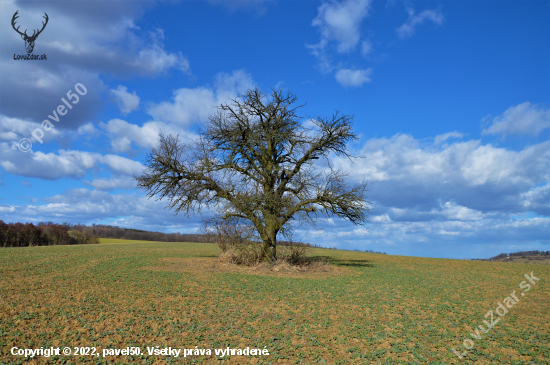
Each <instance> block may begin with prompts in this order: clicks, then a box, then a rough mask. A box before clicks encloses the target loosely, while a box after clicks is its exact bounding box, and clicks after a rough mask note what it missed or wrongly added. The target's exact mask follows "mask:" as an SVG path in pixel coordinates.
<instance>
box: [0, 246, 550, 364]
mask: <svg viewBox="0 0 550 365" xmlns="http://www.w3.org/2000/svg"><path fill="white" fill-rule="evenodd" d="M102 243H107V242H102ZM110 243H114V242H110ZM217 252H218V249H217V247H216V246H215V245H212V244H198V243H160V242H154V243H133V244H124V245H116V244H101V245H82V246H49V247H30V248H4V249H2V250H1V251H0V255H1V258H2V260H1V262H0V351H1V353H0V363H1V364H17V363H23V362H24V360H25V359H24V358H22V357H16V356H13V355H11V354H10V352H9V351H10V349H11V348H12V347H13V346H17V347H19V348H40V347H44V348H47V347H50V346H53V347H61V348H63V347H64V346H69V347H71V348H73V347H76V346H95V347H97V348H98V349H103V348H107V347H109V348H119V349H121V348H125V347H126V346H139V347H141V349H142V352H143V353H144V354H143V355H141V356H118V357H110V358H102V357H90V356H87V357H66V356H57V357H52V358H49V359H48V360H49V362H51V363H74V364H76V363H82V362H88V363H114V362H119V363H140V364H141V363H149V364H153V363H182V362H184V363H194V364H210V363H215V364H218V363H220V362H221V363H227V364H243V363H244V364H246V363H261V364H269V363H271V364H276V363H284V364H300V363H301V364H314V363H322V364H325V363H326V364H376V363H379V364H451V363H452V364H458V363H470V364H548V360H547V359H550V349H549V346H548V344H549V343H550V311H549V310H548V309H549V303H550V290H549V288H550V285H549V284H548V281H549V280H550V275H549V274H550V267H548V266H546V265H531V264H516V265H510V264H507V263H498V262H476V261H461V260H446V259H428V258H415V257H403V256H389V255H380V254H371V253H361V252H352V251H336V250H323V249H314V250H312V253H311V254H313V255H317V256H325V257H326V258H327V259H329V261H330V262H331V264H333V265H337V266H340V267H341V268H344V269H345V270H346V272H347V273H346V274H345V275H339V276H326V277H303V278H300V277H276V276H268V275H257V274H250V273H249V274H245V273H217V272H208V268H207V267H205V269H204V272H200V271H197V270H196V268H195V269H194V270H189V271H176V270H173V269H170V267H169V266H168V265H166V264H165V263H163V259H166V258H183V257H190V258H193V257H195V258H201V257H202V258H204V257H214V256H215V255H216V254H217ZM203 260H204V259H203ZM531 271H533V272H534V275H535V276H536V277H538V278H540V281H539V282H538V283H537V284H536V285H535V286H532V287H531V290H530V291H529V292H526V293H525V296H523V297H520V301H519V302H518V303H517V304H515V305H514V306H513V307H512V308H510V309H509V313H508V314H506V315H505V316H504V317H502V319H501V321H500V322H499V323H498V324H496V326H495V327H494V328H493V329H491V330H490V331H489V332H488V333H487V334H483V333H482V338H481V339H480V340H475V341H474V343H475V345H474V347H473V349H472V350H471V351H470V352H469V353H468V354H467V355H466V358H465V359H464V360H462V361H459V360H458V358H457V357H456V355H454V354H453V353H452V352H451V348H452V347H454V348H456V349H457V350H458V351H459V352H462V351H464V347H463V346H462V343H463V341H464V339H467V338H471V336H470V332H472V327H477V326H478V325H480V324H483V320H484V319H485V318H484V315H485V314H486V313H487V312H488V311H489V310H494V309H495V308H496V307H497V303H498V302H501V301H502V300H503V299H504V298H505V297H507V296H509V295H510V293H511V292H512V291H513V290H516V295H518V296H519V293H520V292H521V291H522V289H520V288H519V287H518V285H519V283H520V282H522V281H524V280H526V279H525V278H524V274H526V273H531ZM147 346H153V347H154V346H160V348H163V347H172V348H188V349H189V348H195V346H198V348H205V349H214V348H226V347H228V346H229V347H231V348H246V347H247V346H249V347H257V348H264V346H266V347H267V349H269V353H270V355H269V356H255V357H239V356H235V357H229V358H225V359H222V360H218V359H215V358H214V357H209V356H200V355H199V356H193V357H188V358H187V359H185V360H183V359H181V358H179V359H176V358H173V357H165V356H154V355H151V356H150V355H147V352H146V347H147ZM43 359H44V358H41V361H42V360H43Z"/></svg>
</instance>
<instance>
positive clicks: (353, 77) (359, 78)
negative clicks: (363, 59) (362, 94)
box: [335, 68, 372, 87]
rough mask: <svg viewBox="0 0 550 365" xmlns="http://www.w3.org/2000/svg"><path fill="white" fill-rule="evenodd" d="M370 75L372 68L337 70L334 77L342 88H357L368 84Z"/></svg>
mask: <svg viewBox="0 0 550 365" xmlns="http://www.w3.org/2000/svg"><path fill="white" fill-rule="evenodd" d="M371 74H372V68H368V69H366V70H349V69H341V70H339V71H338V72H337V73H336V75H335V77H336V81H338V83H339V84H340V85H342V86H345V87H348V86H352V87H357V86H361V85H363V84H364V83H366V82H370V81H371V78H370V75H371Z"/></svg>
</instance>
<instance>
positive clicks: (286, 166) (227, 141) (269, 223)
mask: <svg viewBox="0 0 550 365" xmlns="http://www.w3.org/2000/svg"><path fill="white" fill-rule="evenodd" d="M271 91H272V92H271V95H270V97H267V96H266V95H265V94H264V93H263V92H261V91H260V90H259V89H258V88H255V89H250V90H248V91H247V92H246V94H245V95H241V96H240V97H239V98H236V99H233V100H231V103H226V104H222V105H220V106H219V107H218V109H217V112H216V113H215V114H214V115H211V116H210V118H209V121H208V122H207V123H206V128H205V129H204V130H199V134H198V135H199V137H198V138H197V140H195V141H194V142H191V143H183V142H182V141H180V139H179V136H173V135H164V134H162V133H160V134H159V140H158V144H157V145H156V147H154V148H153V149H152V150H151V152H150V153H149V154H148V155H147V157H146V160H145V166H146V169H145V171H144V172H143V175H141V176H139V177H136V180H137V184H138V187H139V188H141V189H143V190H145V191H146V193H147V196H148V197H156V198H157V199H167V201H168V205H167V207H169V208H170V209H173V210H175V212H176V214H177V213H178V212H184V213H185V214H186V215H187V216H190V214H195V213H197V212H198V213H200V212H201V208H203V207H208V208H214V207H215V208H217V209H218V211H219V212H220V217H221V219H222V220H223V221H233V222H237V223H245V224H250V225H251V226H252V227H253V228H254V230H255V231H256V232H257V234H258V235H259V237H260V238H261V240H262V242H263V246H264V252H265V253H266V258H268V259H270V260H276V257H277V256H276V247H277V235H278V234H279V233H281V234H283V235H284V234H286V233H288V232H289V231H290V225H291V223H292V222H298V223H310V224H313V225H314V224H315V221H316V220H317V219H318V218H319V217H325V218H329V217H332V216H337V217H340V218H344V219H347V220H349V221H350V222H352V223H353V224H356V225H364V224H365V223H366V222H367V216H368V212H369V211H370V210H371V209H372V208H370V207H369V204H371V203H370V202H368V201H367V200H366V197H365V193H366V191H367V183H366V181H363V182H361V183H357V184H354V185H350V184H348V182H347V180H348V173H347V172H345V171H342V170H341V169H335V168H333V167H332V166H331V165H330V162H329V156H330V155H331V154H332V155H337V156H344V157H347V158H349V159H354V158H355V156H352V155H351V154H350V153H349V152H348V150H347V145H348V143H349V142H351V141H353V140H356V139H357V138H358V137H357V135H356V134H355V133H354V132H353V130H352V123H351V122H352V119H353V117H351V116H346V115H341V114H340V113H339V112H336V113H334V114H333V115H332V116H331V117H330V118H323V117H317V118H309V120H310V121H311V122H313V124H314V125H315V128H313V129H308V128H306V127H304V126H303V124H302V123H301V121H302V118H300V117H298V115H297V114H296V112H297V109H298V108H300V107H301V106H295V105H294V104H295V102H296V101H297V98H296V96H295V95H293V94H292V93H286V94H283V92H282V91H281V90H275V89H272V90H271ZM302 106H303V105H302ZM320 158H324V159H325V160H326V162H327V163H326V164H325V165H324V166H320V164H319V163H317V164H316V160H318V159H320Z"/></svg>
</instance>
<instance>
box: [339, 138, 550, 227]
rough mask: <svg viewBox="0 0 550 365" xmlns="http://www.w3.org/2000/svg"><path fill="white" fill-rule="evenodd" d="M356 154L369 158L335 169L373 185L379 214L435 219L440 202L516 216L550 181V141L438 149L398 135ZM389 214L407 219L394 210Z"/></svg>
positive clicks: (370, 142)
mask: <svg viewBox="0 0 550 365" xmlns="http://www.w3.org/2000/svg"><path fill="white" fill-rule="evenodd" d="M356 154H357V155H360V156H362V157H364V158H361V159H357V160H356V161H355V163H353V164H352V163H350V162H349V161H348V160H346V159H342V158H335V159H334V161H333V162H332V163H333V164H334V166H337V167H341V168H343V169H344V170H346V171H351V172H352V175H351V176H352V178H353V179H354V180H356V181H358V180H362V179H367V180H368V181H369V189H370V191H371V193H370V194H372V197H373V199H374V200H375V201H376V210H377V214H385V213H386V211H389V209H405V210H407V211H408V212H412V213H413V214H412V216H415V217H420V218H421V219H428V220H429V219H435V218H434V217H435V216H434V215H433V213H434V209H435V211H440V210H441V209H442V208H441V206H440V202H441V201H442V202H445V203H446V202H453V204H456V205H457V206H461V207H466V208H468V209H471V210H474V211H480V212H482V213H483V214H485V213H490V212H505V213H507V214H516V213H517V212H522V211H525V209H526V208H525V206H524V203H523V201H524V198H521V196H522V194H523V193H526V192H527V191H529V190H530V189H532V188H533V187H535V186H537V185H540V184H545V183H547V182H548V180H550V176H549V174H548V171H550V142H548V141H547V142H544V143H539V144H535V145H532V146H527V147H525V148H524V149H523V150H521V151H512V150H508V149H505V148H498V147H494V146H492V145H491V144H486V145H482V144H481V143H480V141H476V140H470V141H466V142H456V143H452V144H449V145H442V146H439V147H437V148H434V147H433V145H427V146H422V145H421V143H420V142H419V141H418V140H416V139H414V138H413V137H411V136H408V135H403V134H399V135H395V136H394V137H392V138H380V139H377V138H375V139H370V140H368V141H367V142H366V143H365V145H364V146H363V148H362V149H361V150H360V151H357V152H356ZM414 209H416V210H417V211H414ZM418 212H423V213H422V214H423V215H422V214H420V213H418ZM390 213H392V214H394V216H403V214H399V213H398V212H397V211H395V210H393V211H391V212H390ZM407 214H408V213H407ZM390 217H392V215H391V214H390ZM392 219H393V218H392ZM407 219H408V218H407ZM411 219H412V218H411Z"/></svg>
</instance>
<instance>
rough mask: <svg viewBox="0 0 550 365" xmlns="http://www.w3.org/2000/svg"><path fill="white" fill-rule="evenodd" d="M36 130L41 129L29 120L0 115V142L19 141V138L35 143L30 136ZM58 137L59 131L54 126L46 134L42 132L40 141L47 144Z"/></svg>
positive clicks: (37, 124)
mask: <svg viewBox="0 0 550 365" xmlns="http://www.w3.org/2000/svg"><path fill="white" fill-rule="evenodd" d="M36 128H40V129H41V125H40V124H39V123H34V122H31V121H29V120H22V119H19V118H9V117H6V116H5V115H0V141H19V140H20V139H21V138H28V139H30V140H32V141H36V139H34V138H33V137H32V135H31V133H32V132H33V131H34V130H35V129H36ZM60 135H61V133H60V131H59V130H58V128H55V124H54V128H52V129H50V130H49V131H48V132H44V137H43V138H42V140H43V141H44V143H45V142H49V141H51V140H52V139H54V138H56V137H59V136H60Z"/></svg>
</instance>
